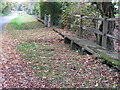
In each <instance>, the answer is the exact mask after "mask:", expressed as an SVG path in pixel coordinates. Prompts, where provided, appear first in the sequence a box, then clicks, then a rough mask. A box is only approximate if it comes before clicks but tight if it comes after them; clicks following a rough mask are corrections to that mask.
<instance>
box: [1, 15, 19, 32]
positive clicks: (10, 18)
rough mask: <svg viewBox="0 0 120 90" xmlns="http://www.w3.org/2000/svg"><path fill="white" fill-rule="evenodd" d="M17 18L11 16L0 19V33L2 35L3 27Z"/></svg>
mask: <svg viewBox="0 0 120 90" xmlns="http://www.w3.org/2000/svg"><path fill="white" fill-rule="evenodd" d="M17 16H18V14H11V15H8V16H4V17H1V18H0V33H2V31H3V29H4V27H5V25H6V24H7V23H9V22H10V21H11V20H12V19H14V18H15V17H17Z"/></svg>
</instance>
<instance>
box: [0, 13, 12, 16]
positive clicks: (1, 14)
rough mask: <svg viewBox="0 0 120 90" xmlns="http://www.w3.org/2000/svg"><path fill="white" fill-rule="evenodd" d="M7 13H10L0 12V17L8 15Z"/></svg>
mask: <svg viewBox="0 0 120 90" xmlns="http://www.w3.org/2000/svg"><path fill="white" fill-rule="evenodd" d="M9 14H10V13H6V14H3V13H0V17H4V16H7V15H9Z"/></svg>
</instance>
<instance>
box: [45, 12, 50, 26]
mask: <svg viewBox="0 0 120 90" xmlns="http://www.w3.org/2000/svg"><path fill="white" fill-rule="evenodd" d="M44 25H45V26H47V27H51V15H50V14H49V15H47V14H45V15H44Z"/></svg>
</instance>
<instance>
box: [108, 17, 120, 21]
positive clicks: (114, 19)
mask: <svg viewBox="0 0 120 90" xmlns="http://www.w3.org/2000/svg"><path fill="white" fill-rule="evenodd" d="M107 21H120V18H108V19H107Z"/></svg>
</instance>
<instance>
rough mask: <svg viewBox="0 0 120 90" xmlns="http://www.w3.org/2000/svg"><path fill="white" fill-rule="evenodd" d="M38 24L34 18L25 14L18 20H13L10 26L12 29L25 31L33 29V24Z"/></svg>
mask: <svg viewBox="0 0 120 90" xmlns="http://www.w3.org/2000/svg"><path fill="white" fill-rule="evenodd" d="M34 22H36V20H35V19H33V16H31V15H27V14H23V15H19V16H18V17H17V18H15V19H13V20H12V21H11V22H10V23H9V24H8V26H10V27H11V29H17V30H24V29H32V28H34V27H33V25H32V23H34ZM28 23H31V25H28Z"/></svg>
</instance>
